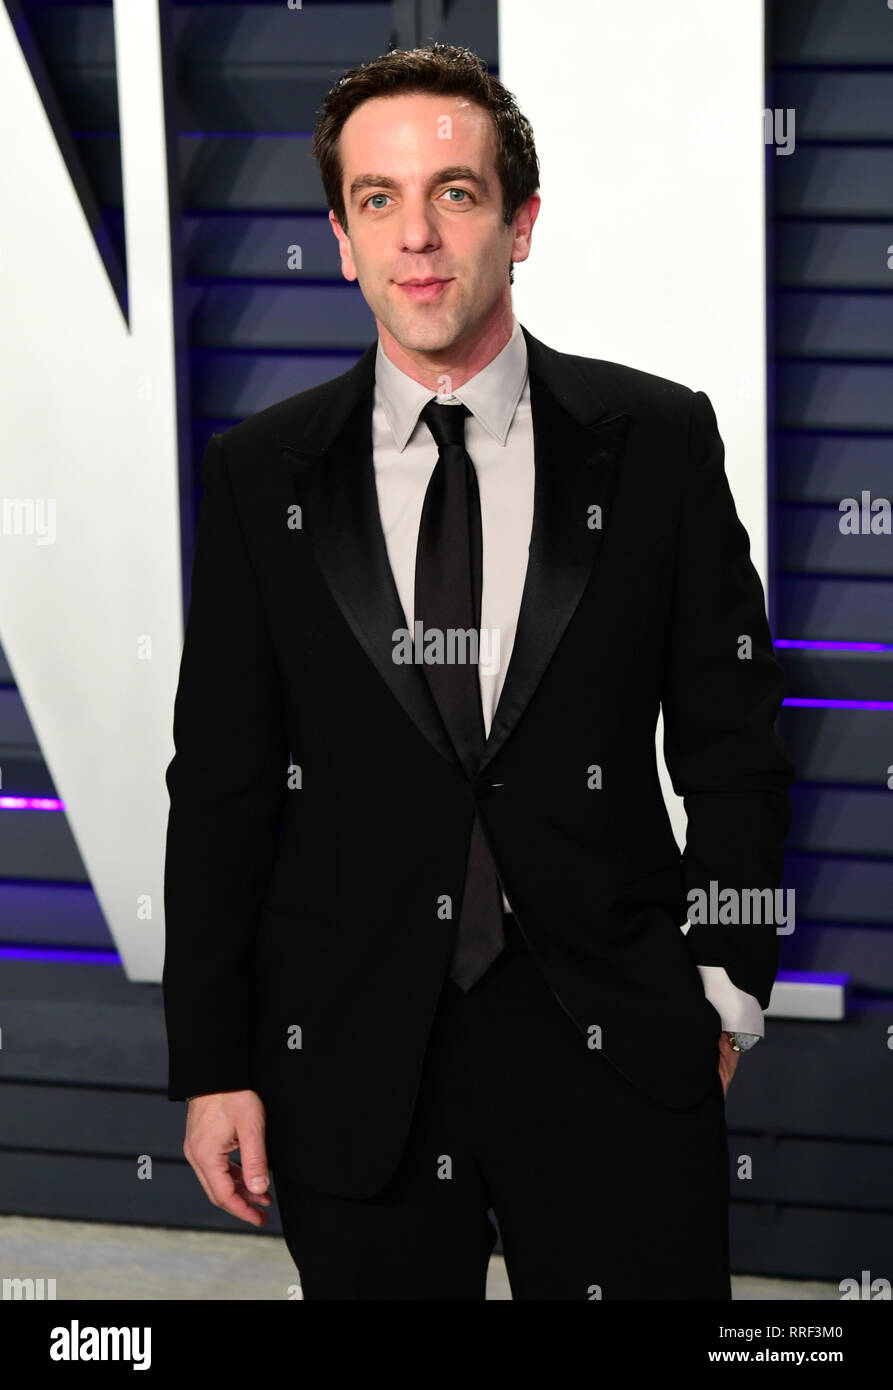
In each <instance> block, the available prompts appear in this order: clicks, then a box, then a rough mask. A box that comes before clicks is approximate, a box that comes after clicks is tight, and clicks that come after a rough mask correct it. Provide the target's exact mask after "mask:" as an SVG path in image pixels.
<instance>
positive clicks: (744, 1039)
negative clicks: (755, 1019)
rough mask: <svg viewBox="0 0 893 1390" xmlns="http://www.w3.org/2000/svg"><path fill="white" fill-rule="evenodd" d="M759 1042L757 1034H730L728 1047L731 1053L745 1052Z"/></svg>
mask: <svg viewBox="0 0 893 1390" xmlns="http://www.w3.org/2000/svg"><path fill="white" fill-rule="evenodd" d="M759 1041H760V1035H759V1033H730V1034H729V1046H730V1047H731V1049H732V1051H733V1052H747V1051H749V1049H750V1048H752V1047H753V1045H754V1043H758V1042H759Z"/></svg>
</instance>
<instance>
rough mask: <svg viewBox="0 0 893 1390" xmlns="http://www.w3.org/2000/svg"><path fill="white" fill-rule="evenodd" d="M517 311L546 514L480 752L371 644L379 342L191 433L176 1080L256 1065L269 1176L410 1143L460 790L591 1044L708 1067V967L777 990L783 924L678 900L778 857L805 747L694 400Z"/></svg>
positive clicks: (172, 974)
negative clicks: (706, 912) (789, 739)
mask: <svg viewBox="0 0 893 1390" xmlns="http://www.w3.org/2000/svg"><path fill="white" fill-rule="evenodd" d="M524 334H525V338H526V341H527V349H528V360H529V372H530V390H531V411H532V417H533V427H534V439H535V503H534V522H533V533H532V537H531V542H530V555H529V562H528V569H527V576H526V581H525V587H524V593H523V599H522V604H521V611H520V616H519V622H518V628H517V634H516V639H515V643H514V647H513V650H512V654H511V660H510V663H509V666H508V670H507V672H506V676H505V681H504V686H503V689H502V694H501V698H500V700H499V704H498V708H497V710H496V714H495V717H494V720H493V725H492V728H491V731H490V735H489V738H488V740H487V744H486V748H485V751H484V755H483V759H482V761H481V764H480V766H479V768H478V769H477V773H476V775H475V776H474V777H473V778H471V779H470V778H469V777H468V776H466V774H465V772H464V770H463V768H462V766H461V764H460V762H459V759H458V757H457V756H456V754H455V753H454V751H453V748H452V746H451V743H450V739H449V737H448V735H447V733H446V730H445V728H444V726H443V724H442V722H441V720H440V716H439V714H438V711H437V708H436V705H435V703H434V701H433V698H432V697H431V695H430V693H429V690H428V686H427V684H426V681H425V675H424V668H423V667H422V666H421V665H408V664H396V663H395V662H394V660H393V659H392V652H393V649H394V633H395V631H396V630H397V629H401V628H404V627H405V626H406V617H405V615H404V614H403V611H402V608H401V606H400V601H399V598H398V595H397V590H396V587H395V583H394V579H393V576H392V573H391V570H390V566H389V562H388V557H387V549H386V544H385V539H384V536H383V533H382V529H381V522H380V518H379V513H378V505H377V496H376V487H375V478H374V471H373V459H372V438H371V417H372V404H373V387H374V362H375V344H373V345H372V346H371V347H370V348H369V349H368V350H367V351H366V352H365V353H364V355H363V356H362V357H361V358H360V360H359V361H358V362H357V363H356V364H355V365H354V366H353V367H352V368H351V369H350V370H349V371H347V372H345V373H344V374H343V375H341V376H339V377H337V378H335V379H334V380H332V381H328V382H325V383H324V384H323V385H321V386H318V387H314V388H313V389H311V390H308V391H303V392H301V393H299V394H298V395H296V396H293V397H292V398H290V399H289V400H286V401H283V402H281V403H280V404H278V405H275V406H273V407H271V408H269V409H267V410H264V411H262V412H261V413H260V414H258V415H255V416H253V417H252V418H250V419H248V420H245V421H244V422H243V423H242V424H240V425H238V426H236V427H235V428H233V429H230V430H228V431H227V432H226V433H225V434H223V435H219V436H216V435H215V436H214V437H213V438H212V440H211V442H210V444H209V446H208V450H207V453H206V456H205V464H204V482H205V490H204V495H203V498H202V503H201V508H200V512H199V526H198V538H197V547H196V552H195V558H194V565H193V578H192V595H191V602H190V608H189V615H188V621H187V626H186V635H185V644H184V650H183V655H182V663H181V667H180V679H179V686H178V691H177V697H176V703H175V709H174V741H175V756H174V758H173V760H172V761H171V763H170V765H169V767H168V769H167V772H166V780H167V786H168V790H169V792H170V803H171V804H170V817H169V823H168V833H167V857H166V866H165V916H166V958H165V966H164V977H163V993H164V1003H165V1015H166V1023H167V1030H168V1043H169V1054H170V1073H169V1092H168V1094H169V1096H170V1098H171V1099H174V1100H178V1099H183V1098H185V1097H186V1096H188V1095H192V1094H194V1093H198V1092H208V1091H218V1090H237V1089H242V1088H246V1087H250V1088H253V1089H255V1090H256V1091H257V1092H258V1093H259V1094H260V1096H261V1098H262V1099H263V1101H264V1104H265V1107H266V1111H267V1145H268V1154H269V1158H270V1163H271V1166H272V1170H273V1173H274V1175H275V1173H276V1172H277V1171H283V1172H284V1173H285V1174H286V1175H289V1176H291V1177H292V1178H293V1179H295V1180H297V1181H302V1182H305V1183H306V1184H308V1185H309V1186H311V1187H314V1188H316V1189H317V1190H320V1191H328V1192H333V1193H340V1194H343V1195H351V1196H366V1195H372V1194H374V1193H375V1192H377V1191H379V1190H380V1189H381V1187H382V1186H383V1185H384V1183H385V1182H386V1181H387V1179H388V1178H389V1177H390V1175H391V1174H392V1172H393V1171H394V1169H395V1167H396V1165H397V1163H398V1161H399V1158H400V1155H401V1152H402V1148H403V1145H404V1142H405V1138H406V1134H407V1130H408V1127H409V1123H410V1118H411V1114H412V1108H413V1102H414V1098H415V1095H416V1091H417V1087H418V1083H419V1075H420V1068H421V1065H422V1059H423V1054H424V1051H425V1046H426V1041H427V1038H428V1036H429V1031H430V1028H431V1024H432V1019H433V1015H434V1012H435V1008H436V1005H437V1001H438V995H439V993H440V990H441V986H442V983H443V981H444V977H445V975H446V974H447V972H448V968H449V962H450V955H451V951H452V945H453V939H454V933H455V929H456V922H457V921H458V916H459V908H460V904H461V894H462V888H463V883H464V873H465V861H466V854H467V846H468V840H469V835H470V831H471V824H472V817H473V812H474V808H475V807H477V808H478V810H479V813H480V816H481V820H482V823H483V826H484V830H485V832H486V835H487V837H488V840H489V842H490V845H491V848H492V852H493V856H494V860H495V863H496V865H497V868H498V871H499V874H500V877H501V880H502V883H503V885H504V887H505V890H506V892H507V894H508V897H509V901H510V902H511V904H512V907H513V909H514V912H515V914H516V917H517V920H518V923H519V926H520V928H521V930H522V932H523V934H524V936H525V938H526V940H527V944H528V945H529V947H530V950H531V952H532V954H533V957H534V959H535V960H536V962H537V964H538V967H539V968H540V969H541V970H542V973H543V975H544V977H545V979H546V981H547V983H548V985H549V987H550V988H551V990H552V992H553V994H554V996H555V998H556V1000H557V1001H558V1002H559V1003H560V1005H561V1006H562V1007H563V1008H564V1009H565V1010H566V1011H567V1013H568V1014H569V1015H570V1016H571V1018H572V1019H573V1020H574V1021H575V1022H576V1024H577V1025H578V1026H579V1029H580V1046H581V1047H589V1048H591V1049H594V1048H595V1047H596V1046H599V1045H600V1050H601V1052H602V1055H603V1057H605V1058H606V1059H607V1060H608V1061H609V1062H610V1063H611V1064H612V1065H613V1066H615V1067H616V1068H617V1069H618V1070H619V1071H620V1072H622V1073H623V1074H624V1075H625V1076H626V1077H627V1078H628V1079H629V1081H630V1082H632V1083H633V1084H634V1085H635V1086H637V1087H639V1088H641V1089H642V1090H643V1091H645V1092H647V1093H648V1094H649V1095H650V1096H651V1097H653V1098H654V1099H655V1100H657V1101H658V1102H659V1103H661V1104H663V1105H666V1106H670V1107H682V1106H687V1105H691V1104H693V1103H695V1102H697V1101H698V1100H700V1099H701V1098H702V1097H703V1096H704V1095H705V1094H706V1092H707V1090H708V1088H709V1087H710V1086H711V1085H713V1084H715V1082H716V1076H717V1062H718V1034H719V1032H720V1026H721V1025H720V1018H719V1015H718V1013H717V1011H716V1009H715V1008H714V1007H713V1006H712V1005H711V1004H710V1003H708V1001H707V1000H706V998H705V996H704V991H703V987H702V984H701V979H700V976H699V974H698V971H697V968H696V967H697V964H716V965H722V966H724V967H725V968H726V970H727V971H728V974H729V976H730V978H731V979H732V981H733V982H734V983H735V984H737V985H739V986H740V987H741V988H742V989H744V990H747V991H748V992H750V993H751V994H754V995H755V996H756V997H757V998H758V999H759V1001H760V1003H761V1004H762V1005H763V1006H765V1005H766V1004H767V1002H768V999H769V993H770V989H771V986H772V982H773V979H774V976H775V973H776V969H777V963H778V936H777V933H776V929H775V927H774V926H773V925H772V924H771V923H770V924H768V925H764V926H726V927H724V926H720V925H702V926H693V927H692V928H691V930H690V932H689V934H688V936H686V935H684V934H683V932H682V931H681V930H680V926H679V923H680V922H683V921H685V918H686V913H687V909H688V900H687V897H686V895H687V892H688V890H690V889H692V888H698V887H701V888H704V889H707V888H708V887H709V884H710V882H711V880H713V881H715V882H716V883H717V884H718V886H719V889H720V890H722V889H725V888H733V889H738V890H741V889H747V888H749V889H760V888H771V889H774V888H775V887H776V886H778V885H779V883H780V881H781V875H782V869H783V853H782V845H783V841H784V838H785V836H786V834H787V832H788V829H789V824H790V815H791V811H790V799H789V794H788V788H789V786H790V784H791V782H792V780H793V775H794V769H793V765H792V763H791V762H790V760H789V758H788V756H787V755H786V753H785V751H784V749H783V747H782V745H781V743H780V741H779V739H778V737H777V735H776V733H775V732H774V727H773V726H774V721H775V719H776V716H777V714H778V711H779V708H780V705H781V702H782V698H783V693H784V679H783V674H782V671H781V668H780V666H779V665H778V663H777V661H776V659H775V656H774V653H773V646H772V640H771V636H770V632H769V627H768V624H767V621H766V616H765V611H764V600H763V591H762V587H761V584H760V581H759V577H758V576H757V574H756V571H755V570H754V568H753V566H752V564H751V561H750V558H749V543H748V538H747V534H746V532H745V530H744V528H743V526H742V525H741V522H740V521H739V519H738V517H737V514H736V511H735V506H734V502H733V500H732V496H731V493H730V491H729V487H728V483H727V479H726V476H725V472H724V455H723V446H722V442H721V439H720V437H719V434H718V432H717V426H716V419H715V416H714V412H713V409H712V407H711V404H710V402H709V400H708V398H707V397H706V396H705V395H704V394H703V393H701V392H692V391H690V390H688V389H687V388H686V387H683V386H680V385H677V384H676V383H674V382H671V381H667V380H664V379H662V378H660V377H656V376H652V375H649V374H647V373H644V372H640V371H635V370H633V369H631V368H629V367H624V366H620V365H617V364H614V363H610V362H603V361H597V360H592V359H589V358H584V357H577V356H572V355H570V354H567V353H562V352H556V351H554V350H553V349H551V348H549V347H547V346H545V345H544V344H543V343H541V342H539V341H538V340H537V339H536V338H534V337H533V336H532V335H531V334H530V333H529V332H527V330H526V329H525V330H524ZM410 617H411V615H410ZM742 637H748V638H749V639H750V642H751V650H750V654H749V656H747V657H746V658H745V659H742V658H741V656H740V655H739V653H740V652H741V651H742V644H741V638H742ZM659 706H662V707H663V714H664V725H665V741H664V750H665V757H666V760H667V765H668V768H669V771H670V774H671V777H672V781H673V785H674V787H675V789H676V791H677V793H679V794H681V795H683V796H684V798H685V806H686V810H687V813H688V834H687V840H686V846H685V851H684V853H683V854H682V855H680V853H679V850H678V847H677V844H676V841H675V839H674V837H673V834H672V831H671V827H670V822H669V818H668V816H667V812H666V809H665V805H664V800H663V797H662V794H661V789H660V783H659V780H658V774H657V768H656V760H655V746H654V744H655V725H656V719H657V715H658V709H659ZM450 903H451V906H452V911H451V915H449V911H448V908H447V907H445V904H450ZM518 1026H519V1027H524V1020H523V1019H519V1020H518ZM597 1064H598V1065H600V1063H598V1061H597V1059H596V1058H595V1057H593V1065H597ZM560 1082H561V1078H560V1077H557V1078H556V1085H560Z"/></svg>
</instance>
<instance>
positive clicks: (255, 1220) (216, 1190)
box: [203, 1154, 267, 1226]
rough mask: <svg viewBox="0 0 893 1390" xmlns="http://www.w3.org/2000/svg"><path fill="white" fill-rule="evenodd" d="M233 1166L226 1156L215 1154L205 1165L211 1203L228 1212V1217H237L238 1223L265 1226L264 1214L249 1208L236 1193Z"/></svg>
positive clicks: (249, 1205)
mask: <svg viewBox="0 0 893 1390" xmlns="http://www.w3.org/2000/svg"><path fill="white" fill-rule="evenodd" d="M235 1166H236V1165H235V1164H231V1163H230V1160H229V1156H228V1155H227V1154H216V1155H215V1156H214V1159H213V1161H211V1162H209V1163H206V1165H205V1176H206V1178H207V1182H208V1187H209V1188H210V1197H211V1201H212V1202H213V1203H214V1205H215V1206H218V1207H221V1208H222V1209H223V1211H228V1212H229V1214H230V1216H237V1217H238V1218H239V1220H240V1221H248V1222H250V1224H251V1225H252V1226H265V1225H266V1224H267V1217H266V1213H265V1212H260V1211H258V1210H257V1208H256V1207H253V1206H251V1204H250V1203H249V1202H248V1201H247V1200H246V1198H245V1197H244V1196H243V1195H242V1194H241V1193H240V1192H239V1191H238V1189H237V1187H236V1181H235V1178H234V1176H233V1173H232V1169H233V1168H234V1167H235ZM203 1186H204V1184H203ZM206 1191H207V1189H206Z"/></svg>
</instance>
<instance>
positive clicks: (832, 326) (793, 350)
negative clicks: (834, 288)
mask: <svg viewBox="0 0 893 1390" xmlns="http://www.w3.org/2000/svg"><path fill="white" fill-rule="evenodd" d="M888 274H889V272H888ZM890 279H891V283H893V276H890ZM775 351H776V353H777V354H779V355H781V356H784V357H853V358H869V359H870V358H891V357H893V293H889V292H888V293H886V294H882V293H881V292H877V293H863V294H820V293H818V292H815V293H814V292H812V291H809V290H804V291H799V292H796V293H794V292H787V293H786V292H784V291H780V292H779V293H777V294H776V296H775Z"/></svg>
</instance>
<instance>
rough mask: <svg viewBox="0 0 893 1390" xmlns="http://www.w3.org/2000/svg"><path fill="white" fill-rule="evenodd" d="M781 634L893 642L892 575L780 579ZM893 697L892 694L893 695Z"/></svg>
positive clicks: (811, 638)
mask: <svg viewBox="0 0 893 1390" xmlns="http://www.w3.org/2000/svg"><path fill="white" fill-rule="evenodd" d="M775 602H776V637H777V638H781V637H784V638H801V639H803V640H806V641H813V642H821V641H826V642H843V641H848V642H893V576H891V578H889V579H879V580H873V579H817V578H815V576H813V575H809V576H803V577H800V578H798V577H797V576H796V575H790V574H783V575H780V576H779V577H778V579H777V580H776V582H775ZM891 698H893V697H891Z"/></svg>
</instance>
